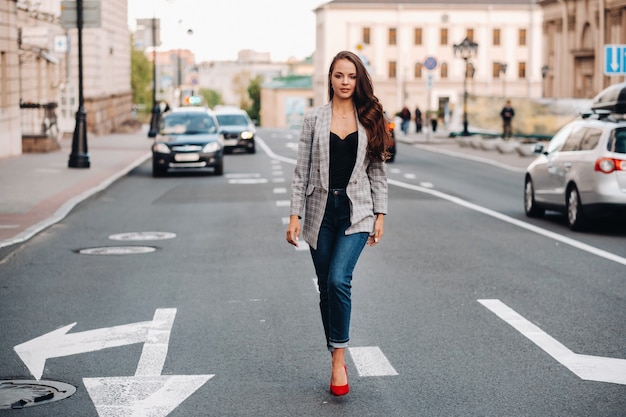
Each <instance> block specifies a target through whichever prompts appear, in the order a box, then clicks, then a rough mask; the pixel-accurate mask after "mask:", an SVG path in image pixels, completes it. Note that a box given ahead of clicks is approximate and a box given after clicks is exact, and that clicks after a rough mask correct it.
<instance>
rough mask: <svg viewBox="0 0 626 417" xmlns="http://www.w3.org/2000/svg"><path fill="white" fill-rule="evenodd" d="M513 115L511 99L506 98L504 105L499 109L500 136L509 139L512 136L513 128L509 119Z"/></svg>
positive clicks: (511, 118)
mask: <svg viewBox="0 0 626 417" xmlns="http://www.w3.org/2000/svg"><path fill="white" fill-rule="evenodd" d="M514 116H515V110H513V107H512V106H511V100H507V101H506V103H505V105H504V107H503V108H502V110H501V111H500V117H502V138H503V139H509V138H510V137H511V136H513V129H512V127H511V121H512V120H513V117H514Z"/></svg>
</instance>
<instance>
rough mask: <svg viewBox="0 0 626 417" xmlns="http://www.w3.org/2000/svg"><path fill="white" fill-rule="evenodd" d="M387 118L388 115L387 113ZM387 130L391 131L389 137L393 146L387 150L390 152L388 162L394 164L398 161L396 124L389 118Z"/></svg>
mask: <svg viewBox="0 0 626 417" xmlns="http://www.w3.org/2000/svg"><path fill="white" fill-rule="evenodd" d="M385 117H387V113H385ZM387 129H389V135H390V136H391V145H390V146H389V147H388V148H387V150H388V151H389V154H390V156H389V159H387V162H393V161H395V159H396V124H395V122H394V121H393V120H391V119H389V118H388V117H387Z"/></svg>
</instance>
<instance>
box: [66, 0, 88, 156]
mask: <svg viewBox="0 0 626 417" xmlns="http://www.w3.org/2000/svg"><path fill="white" fill-rule="evenodd" d="M76 27H77V28H78V111H77V112H76V126H75V127H74V135H73V136H72V152H71V153H70V158H69V161H68V163H67V166H68V168H89V166H90V165H91V163H90V162H89V152H88V151H87V110H86V109H85V97H84V95H83V0H77V1H76Z"/></svg>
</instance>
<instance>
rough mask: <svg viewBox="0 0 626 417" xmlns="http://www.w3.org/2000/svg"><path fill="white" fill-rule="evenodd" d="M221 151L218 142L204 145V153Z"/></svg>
mask: <svg viewBox="0 0 626 417" xmlns="http://www.w3.org/2000/svg"><path fill="white" fill-rule="evenodd" d="M219 150H220V144H219V143H218V142H209V143H207V144H206V145H204V148H202V153H211V152H217V151H219Z"/></svg>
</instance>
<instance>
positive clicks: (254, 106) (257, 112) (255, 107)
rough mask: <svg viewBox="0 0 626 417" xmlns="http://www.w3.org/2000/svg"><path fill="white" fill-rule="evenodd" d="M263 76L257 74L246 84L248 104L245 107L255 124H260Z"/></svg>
mask: <svg viewBox="0 0 626 417" xmlns="http://www.w3.org/2000/svg"><path fill="white" fill-rule="evenodd" d="M262 81H263V77H261V76H260V75H257V76H256V77H255V78H254V79H252V80H251V81H250V84H249V85H248V96H250V101H251V103H250V106H249V107H248V108H246V111H247V112H248V116H250V118H251V119H252V120H256V123H257V124H261V82H262Z"/></svg>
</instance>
